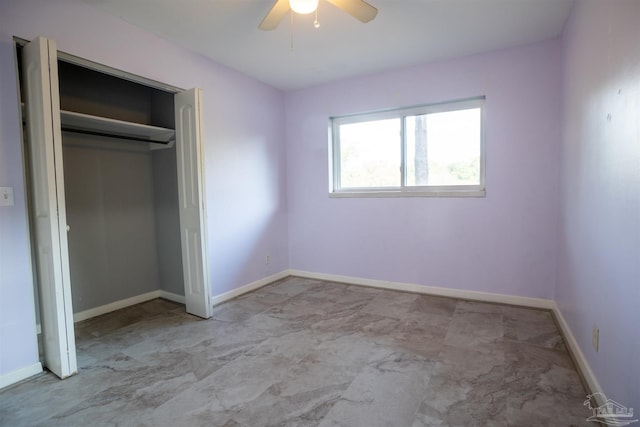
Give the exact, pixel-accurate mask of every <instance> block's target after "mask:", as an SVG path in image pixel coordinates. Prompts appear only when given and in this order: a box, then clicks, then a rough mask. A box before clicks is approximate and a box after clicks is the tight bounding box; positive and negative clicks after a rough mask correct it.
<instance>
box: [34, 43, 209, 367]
mask: <svg viewBox="0 0 640 427" xmlns="http://www.w3.org/2000/svg"><path fill="white" fill-rule="evenodd" d="M57 64H58V58H57V50H56V44H55V41H53V40H48V39H46V38H43V37H39V38H37V39H36V40H34V41H32V42H31V43H28V44H27V45H26V46H25V47H24V50H23V74H24V79H25V82H24V83H25V89H26V104H27V105H26V106H27V110H26V111H27V117H26V119H27V126H28V138H27V141H28V146H27V147H28V152H29V164H30V165H29V166H30V167H29V169H30V174H31V176H30V178H31V192H32V203H31V205H32V208H31V215H32V227H33V230H32V234H33V241H34V246H35V250H34V256H35V258H36V259H35V260H34V265H35V266H36V270H37V272H36V273H37V274H36V280H37V282H38V287H39V294H40V309H41V310H40V311H41V324H42V337H43V343H44V364H45V366H46V367H47V368H48V369H49V370H51V371H52V372H53V373H55V374H56V375H57V376H59V377H60V378H66V377H68V376H70V375H73V374H74V373H76V372H77V370H78V369H77V362H76V348H75V335H74V327H73V308H72V306H71V283H70V274H69V251H68V243H67V234H66V233H67V217H66V210H65V195H64V172H63V171H64V169H63V158H62V131H61V125H60V99H59V97H60V95H59V90H58V65H57ZM201 97H202V95H201V91H200V90H199V89H191V90H188V91H185V92H181V93H177V94H176V95H175V114H176V121H175V123H176V157H177V170H178V177H177V178H178V193H179V194H178V197H179V200H180V208H179V212H180V233H181V246H182V262H183V271H184V287H185V302H186V310H187V312H188V313H191V314H194V315H196V316H199V317H203V318H209V317H211V311H212V307H211V295H210V287H209V275H208V269H207V248H206V227H205V205H204V179H203V154H202V122H201V111H202V110H201V103H202V101H201Z"/></svg>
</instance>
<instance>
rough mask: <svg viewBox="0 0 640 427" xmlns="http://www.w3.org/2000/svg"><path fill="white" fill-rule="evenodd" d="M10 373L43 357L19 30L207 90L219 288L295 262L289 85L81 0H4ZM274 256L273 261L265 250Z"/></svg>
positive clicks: (2, 100) (1, 89)
mask: <svg viewBox="0 0 640 427" xmlns="http://www.w3.org/2000/svg"><path fill="white" fill-rule="evenodd" d="M0 10H1V13H0V73H1V74H0V76H1V80H0V185H1V186H13V187H15V194H16V203H17V204H16V207H14V208H2V207H0V233H1V236H2V238H0V267H1V268H2V269H1V270H0V279H1V281H0V343H1V345H0V375H3V374H6V373H8V372H12V371H15V370H17V369H19V368H22V367H24V366H27V365H30V364H32V363H34V362H36V361H37V351H36V346H35V322H34V311H33V297H32V291H31V289H32V276H31V265H30V260H29V249H28V242H29V240H28V233H27V225H26V218H27V217H26V213H25V202H24V193H25V189H24V181H23V168H22V166H21V165H22V156H21V142H20V123H19V117H18V104H17V93H16V75H15V64H14V54H13V41H12V36H14V35H15V36H19V37H22V38H25V39H32V38H35V37H36V36H38V35H43V36H45V37H49V38H52V39H54V40H56V41H57V43H58V49H60V50H62V51H65V52H68V53H71V54H74V55H78V56H81V57H84V58H87V59H91V60H94V61H96V62H99V63H103V64H106V65H109V66H112V67H115V68H120V69H123V70H125V71H128V72H131V73H135V74H138V75H141V76H145V77H148V78H151V79H155V80H158V81H161V82H164V83H168V84H172V85H175V86H178V87H184V88H190V87H194V86H198V87H201V88H203V90H204V106H203V109H204V133H205V169H206V172H205V175H206V191H207V193H206V197H207V207H208V218H207V220H208V243H209V267H210V275H211V285H212V291H211V292H212V294H213V295H218V294H221V293H223V292H225V291H228V290H231V289H234V288H236V287H238V286H240V285H244V284H247V283H250V282H252V281H255V280H258V279H261V278H264V277H266V276H268V275H271V274H274V273H276V272H280V271H282V270H285V269H286V268H287V267H288V252H287V225H286V191H285V190H286V187H285V175H284V173H285V168H284V160H285V151H284V149H285V147H284V143H283V139H284V132H283V127H284V126H283V125H284V97H283V94H282V92H280V91H278V90H276V89H273V88H271V87H269V86H266V85H264V84H262V83H259V82H257V81H255V80H253V79H250V78H248V77H246V76H244V75H241V74H239V73H237V72H235V71H231V70H229V69H227V68H225V67H222V66H220V65H218V64H216V63H214V62H212V61H210V60H208V59H205V58H204V57H201V56H198V55H195V54H192V53H190V52H188V51H186V50H184V49H181V48H179V47H177V46H175V45H173V44H170V43H168V42H165V41H163V40H161V39H159V38H157V37H155V36H154V35H152V34H150V33H147V32H144V31H142V30H139V29H137V28H135V27H133V26H131V25H129V24H127V23H126V22H124V21H121V20H119V19H117V18H114V17H112V16H110V15H107V14H104V13H102V12H101V11H99V10H98V9H96V8H94V7H90V6H87V5H86V4H84V3H82V2H78V1H73V0H55V1H52V0H46V1H45V0H42V1H32V0H26V1H20V2H16V1H10V0H0ZM267 254H268V255H270V258H271V262H270V264H269V265H265V263H264V259H265V255H267Z"/></svg>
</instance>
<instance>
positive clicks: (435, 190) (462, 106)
mask: <svg viewBox="0 0 640 427" xmlns="http://www.w3.org/2000/svg"><path fill="white" fill-rule="evenodd" d="M472 108H480V174H479V175H480V176H479V178H480V183H479V184H478V185H426V186H407V185H406V179H407V177H406V174H405V167H406V162H407V158H406V137H405V129H404V128H405V120H404V119H405V117H407V116H415V115H422V114H432V113H443V112H447V111H457V110H466V109H472ZM391 118H398V119H401V128H402V130H401V153H400V154H401V159H402V161H401V166H400V168H401V180H400V181H401V182H400V186H399V187H393V188H388V187H386V188H375V187H365V188H348V189H343V188H341V186H340V176H341V175H340V173H341V171H340V133H339V129H340V126H341V125H344V124H352V123H361V122H367V121H374V120H384V119H391ZM484 123H485V97H484V96H482V97H476V98H469V99H464V100H458V101H449V102H442V103H437V104H428V105H420V106H414V107H405V108H397V109H393V110H385V111H377V112H371V113H364V114H352V115H346V116H337V117H330V118H329V135H330V137H329V196H330V197H484V196H486V189H485V141H484V140H485V136H484V129H485V125H484Z"/></svg>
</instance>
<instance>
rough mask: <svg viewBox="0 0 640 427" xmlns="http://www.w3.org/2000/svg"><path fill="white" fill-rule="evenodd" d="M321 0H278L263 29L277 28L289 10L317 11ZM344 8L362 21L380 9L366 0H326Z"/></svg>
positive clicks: (301, 11)
mask: <svg viewBox="0 0 640 427" xmlns="http://www.w3.org/2000/svg"><path fill="white" fill-rule="evenodd" d="M318 1H319V0H277V1H276V3H275V4H274V5H273V7H272V8H271V10H270V11H269V13H267V16H265V17H264V19H263V20H262V22H261V23H260V25H259V28H260V29H261V30H265V31H271V30H275V29H276V28H277V27H278V25H279V24H280V21H282V19H283V18H284V17H285V15H286V14H287V13H289V11H293V12H296V13H300V14H303V15H304V14H307V13H312V12H315V11H316V10H317V9H318ZM326 1H328V2H329V3H331V4H332V5H334V6H336V7H337V8H339V9H342V10H344V11H345V12H347V13H348V14H349V15H351V16H353V17H354V18H356V19H357V20H359V21H361V22H369V21H371V20H372V19H373V18H375V17H376V15H377V14H378V9H376V8H375V7H373V6H371V5H370V4H369V3H367V2H366V1H364V0H326Z"/></svg>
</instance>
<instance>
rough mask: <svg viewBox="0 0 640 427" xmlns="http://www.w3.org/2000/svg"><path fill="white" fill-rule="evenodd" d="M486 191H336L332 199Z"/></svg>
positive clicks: (482, 194)
mask: <svg viewBox="0 0 640 427" xmlns="http://www.w3.org/2000/svg"><path fill="white" fill-rule="evenodd" d="M486 195H487V191H486V190H443V191H393V190H388V191H335V192H330V193H329V197H330V198H337V199H341V198H349V197H353V198H357V197H365V198H383V197H485V196H486Z"/></svg>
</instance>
